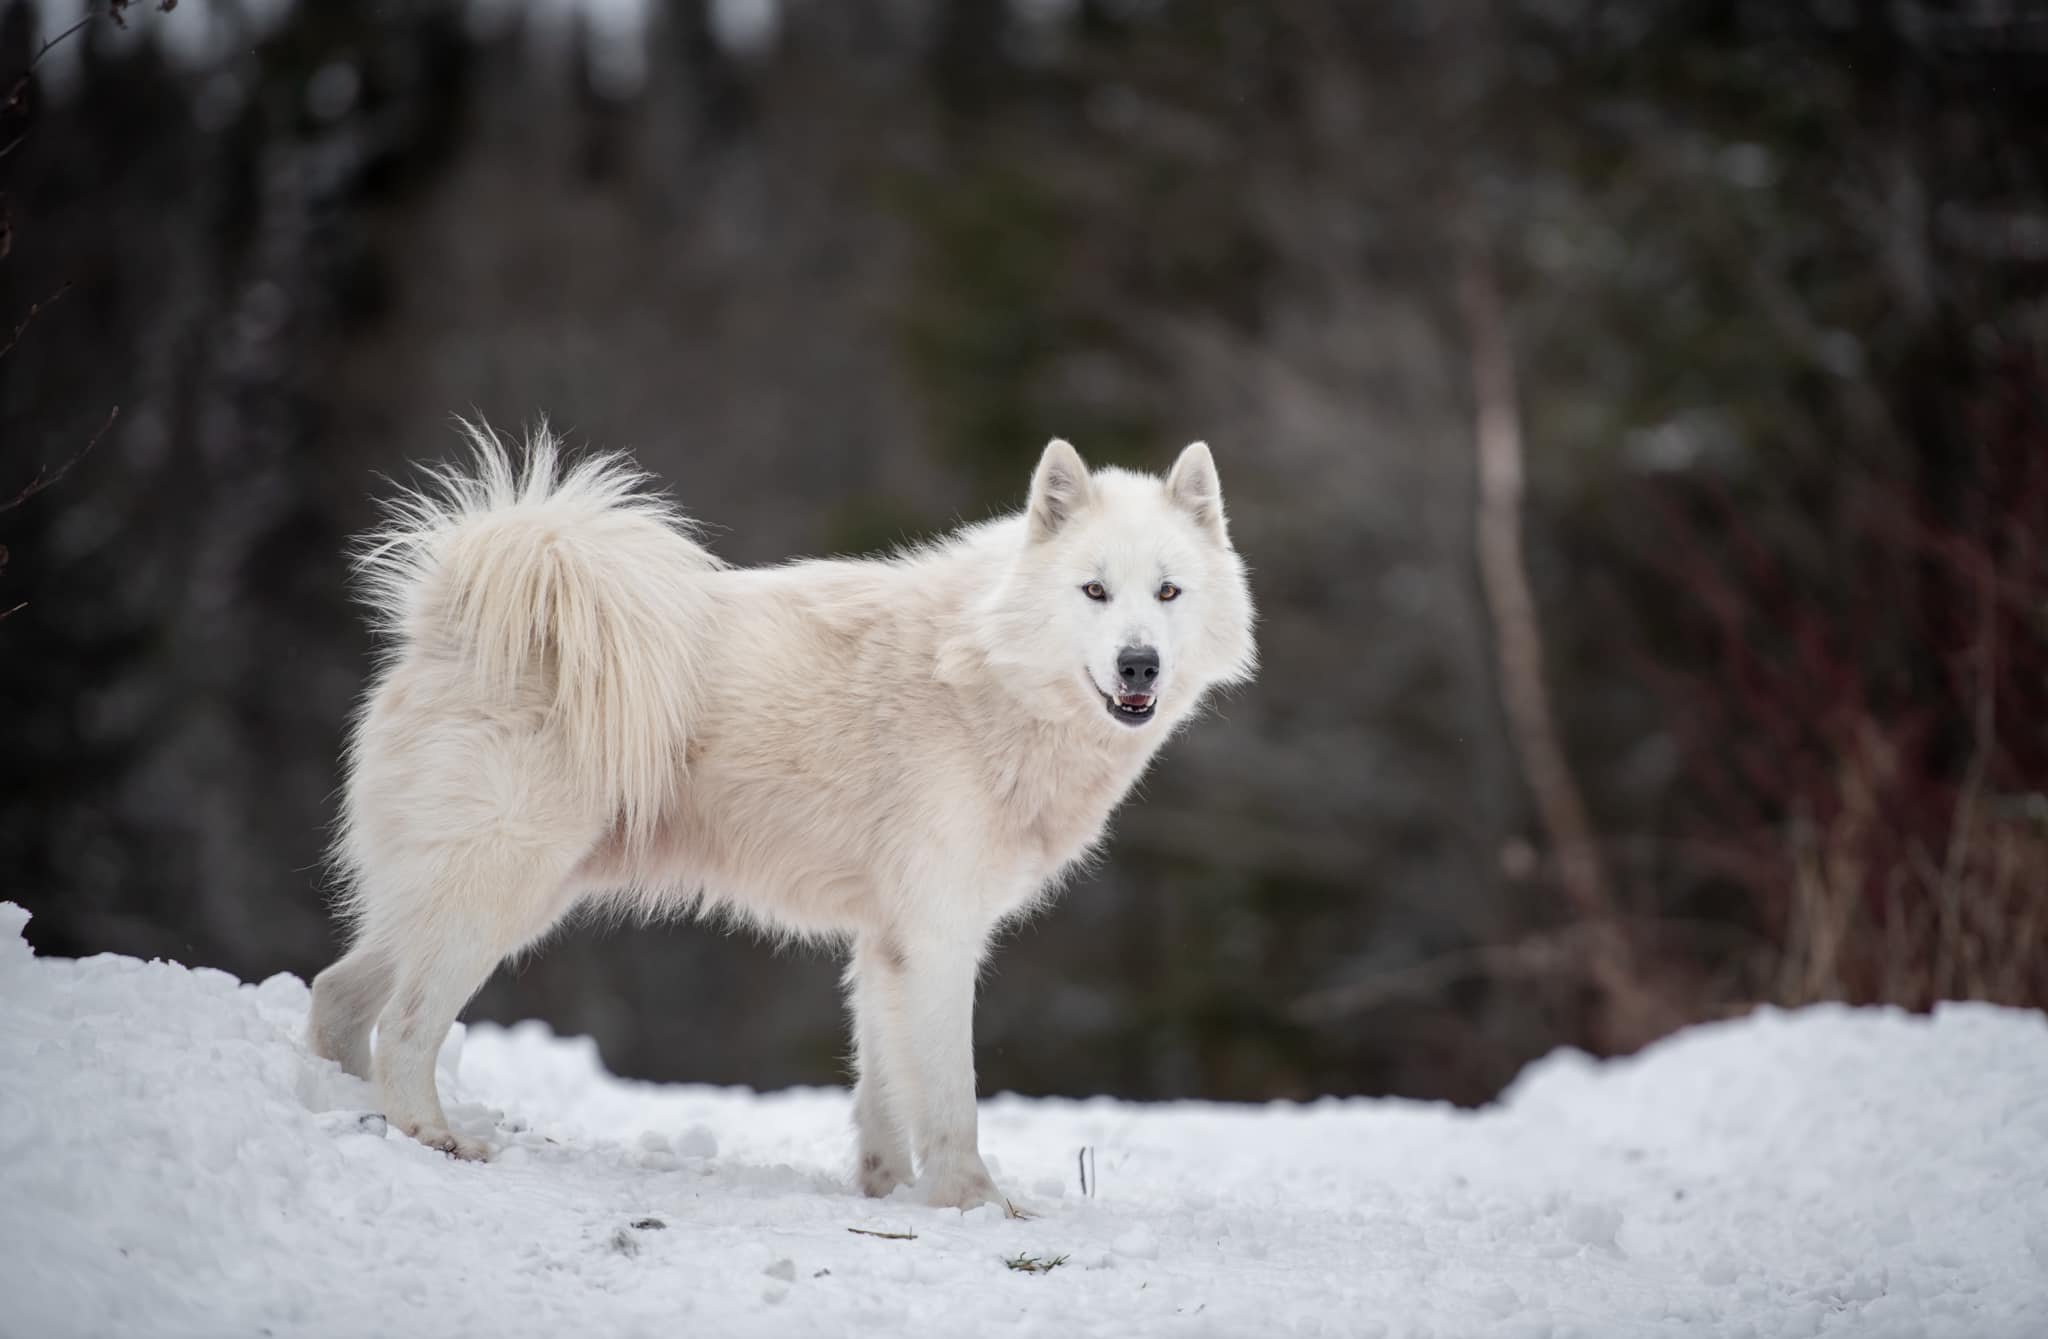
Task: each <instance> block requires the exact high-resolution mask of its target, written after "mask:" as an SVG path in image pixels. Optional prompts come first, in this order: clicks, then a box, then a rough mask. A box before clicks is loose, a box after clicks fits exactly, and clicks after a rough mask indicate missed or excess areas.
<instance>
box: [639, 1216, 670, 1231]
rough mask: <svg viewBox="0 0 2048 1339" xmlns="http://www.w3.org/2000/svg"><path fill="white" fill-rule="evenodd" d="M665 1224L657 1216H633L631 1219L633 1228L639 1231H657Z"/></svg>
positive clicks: (665, 1224)
mask: <svg viewBox="0 0 2048 1339" xmlns="http://www.w3.org/2000/svg"><path fill="white" fill-rule="evenodd" d="M667 1226H668V1224H667V1223H664V1222H662V1221H661V1220H660V1219H659V1218H635V1219H634V1220H633V1227H634V1229H635V1230H637V1231H640V1232H659V1231H661V1230H662V1229H663V1228H665V1227H667Z"/></svg>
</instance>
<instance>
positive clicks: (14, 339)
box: [0, 279, 71, 358]
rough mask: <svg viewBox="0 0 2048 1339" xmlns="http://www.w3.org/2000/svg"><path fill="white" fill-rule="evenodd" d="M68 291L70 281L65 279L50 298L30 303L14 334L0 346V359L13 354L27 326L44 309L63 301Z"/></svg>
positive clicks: (69, 289)
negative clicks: (26, 313)
mask: <svg viewBox="0 0 2048 1339" xmlns="http://www.w3.org/2000/svg"><path fill="white" fill-rule="evenodd" d="M70 291H71V281H70V280H69V279H67V280H65V281H64V282H63V283H62V284H61V285H59V286H58V289H57V291H56V292H54V293H52V294H50V296H48V297H46V298H44V299H43V300H42V301H41V302H31V303H30V304H29V305H28V315H26V316H24V317H22V318H21V320H20V322H19V323H18V324H16V326H15V327H14V333H13V334H11V335H9V336H8V337H7V342H6V343H5V344H0V358H5V357H6V356H7V355H8V354H10V353H13V352H14V346H15V345H17V344H19V343H21V336H22V332H23V331H25V330H27V329H28V328H29V326H30V325H31V324H33V323H34V321H35V319H36V317H38V316H41V315H42V314H43V312H44V310H45V309H47V308H50V307H54V306H55V305H57V303H59V302H61V301H62V300H63V298H64V295H65V294H66V293H69V292H70Z"/></svg>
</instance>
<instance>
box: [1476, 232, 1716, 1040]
mask: <svg viewBox="0 0 2048 1339" xmlns="http://www.w3.org/2000/svg"><path fill="white" fill-rule="evenodd" d="M1460 290H1461V291H1460V297H1461V299H1462V302H1463V306H1464V310H1465V320H1466V323H1467V325H1468V326H1469V327H1470V331H1469V333H1470V339H1471V361H1472V391H1473V400H1474V403H1475V407H1476V419H1477V422H1476V433H1475V441H1476V447H1477V451H1478V466H1479V469H1478V474H1479V488H1478V517H1477V524H1476V527H1475V530H1476V534H1477V543H1478V549H1479V576H1480V582H1481V584H1482V585H1483V586H1484V588H1485V593H1486V604H1487V610H1488V613H1489V614H1490V615H1491V617H1492V620H1493V632H1494V647H1495V653H1496V656H1497V658H1498V662H1499V663H1498V677H1499V684H1500V695H1501V706H1502V708H1503V709H1504V710H1505V712H1506V714H1507V723H1508V733H1509V736H1510V737H1511V739H1512V740H1513V742H1514V747H1515V752H1516V755H1517V756H1518V757H1519V758H1520V760H1521V764H1522V773H1523V776H1524V778H1525V779H1526V780H1527V782H1528V785H1529V791H1530V794H1531V796H1532V797H1533V798H1534V799H1535V802H1536V811H1537V815H1538V817H1539V818H1540V820H1541V821H1542V824H1543V829H1544V832H1545V834H1546V836H1547V837H1548V838H1549V842H1550V848H1551V853H1552V858H1553V860H1554V861H1555V865H1556V869H1557V879H1558V884H1559V885H1560V887H1561V888H1562V890H1563V892H1564V895H1565V898H1566V900H1567V901H1568V902H1569V903H1570V905H1571V910H1572V913H1573V914H1574V915H1575V916H1577V917H1578V918H1579V919H1580V920H1582V921H1583V922H1585V924H1586V927H1587V948H1586V952H1587V959H1588V961H1587V967H1588V971H1589V974H1590V975H1591V977H1592V981H1593V984H1594V986H1595V988H1596V989H1597V990H1598V991H1599V992H1600V995H1601V1010H1600V1023H1599V1029H1600V1031H1601V1033H1602V1034H1603V1035H1602V1038H1601V1040H1602V1043H1603V1044H1604V1045H1605V1046H1607V1047H1608V1048H1609V1049H1613V1050H1633V1049H1635V1048H1636V1047H1638V1046H1641V1045H1643V1044H1644V1043H1646V1042H1648V1041H1651V1040H1653V1039H1654V1038H1656V1037H1657V1036H1660V1035H1662V1034H1663V1033H1664V1032H1666V1031H1669V1030H1670V1029H1671V1028H1672V1027H1674V1026H1676V1025H1677V1023H1678V1022H1679V1021H1680V1019H1679V1017H1678V1015H1677V1013H1676V1011H1675V1010H1674V1009H1673V1008H1672V1007H1671V1005H1670V1003H1669V1002H1668V1001H1667V1000H1666V999H1665V998H1664V997H1663V996H1662V995H1661V994H1660V993H1658V992H1656V991H1654V990H1652V989H1651V988H1650V987H1648V986H1647V985H1646V983H1645V982H1644V981H1643V979H1642V975H1641V970H1640V964H1639V963H1638V962H1637V959H1636V955H1635V953H1634V951H1633V948H1632V946H1631V945H1630V943H1629V940H1628V937H1627V936H1626V935H1625V934H1624V933H1623V932H1622V929H1621V926H1620V925H1619V923H1618V922H1617V921H1616V919H1615V914H1614V899H1613V896H1612V894H1611V892H1610V891H1609V888H1608V883H1607V874H1606V870H1605V868H1604V867H1603V865H1602V862H1601V858H1600V849H1599V845H1598V843H1597V842H1596V840H1595V838H1594V833H1593V821H1592V818H1591V817H1590V816H1589V815H1588V813H1587V811H1586V802H1585V799H1584V797H1583V796H1582V795H1581V794H1580V792H1579V786H1578V782H1577V780H1576V779H1575V778H1574V777H1573V775H1572V770H1571V764H1570V762H1569V761H1568V760H1567V759H1566V757H1565V752H1564V746H1563V744H1562V742H1561V741H1560V740H1559V737H1558V731H1557V723H1556V720H1555V718H1554V716H1553V714H1552V712H1551V707H1550V695H1549V692H1548V690H1547V689H1546V688H1545V686H1544V680H1543V630H1542V622H1541V619H1540V618H1539V616H1538V614H1537V609H1536V598H1535V595H1534V594H1533V593H1532V592H1531V590H1530V588H1529V575H1528V571H1527V568H1526V567H1525V566H1524V563H1523V559H1522V493H1523V486H1524V477H1525V475H1524V469H1523V450H1522V422H1521V412H1520V410H1519V409H1518V408H1517V406H1516V400H1515V365H1514V354H1513V350H1512V349H1511V347H1510V344H1509V340H1508V334H1507V322H1506V318H1505V317H1504V316H1503V315H1502V312H1501V303H1500V289H1499V285H1498V284H1497V283H1496V282H1495V280H1494V276H1493V268H1492V264H1491V262H1490V261H1489V259H1488V257H1487V255H1486V252H1485V250H1484V248H1483V246H1481V245H1478V244H1474V245H1472V246H1471V247H1470V248H1469V249H1468V250H1467V252H1466V255H1465V258H1464V263H1463V265H1462V273H1461V275H1460Z"/></svg>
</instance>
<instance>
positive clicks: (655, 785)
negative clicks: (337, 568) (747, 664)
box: [356, 422, 720, 837]
mask: <svg viewBox="0 0 2048 1339" xmlns="http://www.w3.org/2000/svg"><path fill="white" fill-rule="evenodd" d="M462 426H463V428H464V430H465V432H466V433H467V435H468V438H469V444H470V447H471V460H470V462H469V465H468V466H467V467H466V468H464V467H444V468H441V469H437V470H430V471H429V473H428V478H427V480H426V481H425V482H424V483H423V484H422V485H421V486H419V487H416V488H412V489H408V490H406V491H404V492H403V493H401V494H400V495H399V496H398V497H396V498H395V499H393V500H392V501H391V503H390V504H389V505H388V508H387V513H386V516H385V519H384V522H383V524H381V525H380V526H378V527H377V528H376V529H375V530H373V531H371V532H370V533H369V534H368V535H366V536H364V538H363V542H362V544H361V546H360V548H359V549H358V551H357V553H356V568H357V571H358V574H359V576H360V578H361V581H362V584H363V588H364V595H365V598H366V600H367V602H368V603H369V604H370V606H371V608H372V609H373V611H374V613H375V617H376V618H377V620H378V622H379V623H380V625H381V626H382V627H383V629H384V631H386V632H387V633H388V634H390V635H391V636H393V637H394V639H395V647H394V651H395V654H396V656H397V658H399V659H401V660H402V659H404V658H406V657H408V656H413V655H425V656H430V657H432V658H434V659H437V660H440V661H442V662H443V663H444V664H446V663H448V662H449V661H450V660H451V659H452V660H453V661H454V662H455V663H456V664H458V665H459V666H460V672H461V673H463V674H464V675H466V676H470V681H471V683H472V684H473V686H474V688H475V690H476V692H477V693H478V694H479V695H480V697H481V698H482V699H483V700H485V701H506V700H511V699H515V698H521V697H530V696H531V695H533V694H535V693H538V695H539V699H540V701H542V702H543V703H545V705H546V709H547V714H548V723H549V726H550V727H551V728H553V729H555V730H557V731H559V736H560V739H561V741H562V744H563V746H564V751H565V756H566V758H567V760H568V762H569V765H570V766H572V767H573V768H575V769H576V771H577V773H578V780H579V782H580V783H581V784H583V785H585V786H588V787H591V788H593V790H592V791H591V792H590V793H595V794H602V795H606V796H608V797H610V798H611V801H612V802H613V803H615V804H616V805H617V806H618V813H619V816H620V819H621V820H622V822H623V824H624V826H625V829H626V834H627V835H628V836H629V837H635V836H639V835H641V834H643V833H644V832H645V830H646V829H647V827H648V826H649V825H651V824H652V823H653V822H654V821H655V820H656V818H657V817H658V815H659V813H660V811H661V809H662V808H663V806H664V804H665V803H666V801H667V799H668V797H669V796H670V794H671V793H672V792H673V789H674V786H675V784H676V782H677V781H678V779H679V778H680V773H681V769H682V766H683V758H684V745H685V743H686V741H687V737H688V731H689V726H690V716H691V706H692V703H693V702H694V701H695V700H696V698H697V691H696V689H697V664H698V658H699V652H698V647H699V646H700V645H701V643H702V637H701V633H700V629H701V628H702V626H703V621H704V609H705V599H704V595H703V592H702V589H701V583H700V582H698V581H697V580H696V578H697V577H699V576H700V575H701V574H703V573H705V572H707V571H711V570H714V569H716V568H717V567H718V566H719V565H720V564H719V563H718V560H717V559H715V558H713V557H712V556H711V555H710V554H709V553H707V552H706V551H705V550H704V549H703V548H702V547H701V546H700V545H698V544H697V543H696V541H695V540H694V539H693V538H692V537H691V526H690V523H689V521H688V520H687V519H686V518H684V516H683V515H682V514H681V513H680V512H679V511H678V510H677V509H676V508H675V506H674V505H673V504H671V503H670V502H669V501H668V500H667V499H665V498H662V497H659V496H657V495H655V494H653V493H651V492H649V491H648V489H647V486H646V485H647V476H646V475H644V474H643V473H641V472H640V470H638V469H637V468H636V467H635V466H634V465H633V464H632V463H631V462H630V461H629V460H627V459H626V458H625V457H623V456H618V455H593V456H590V457H586V458H584V459H581V460H578V461H575V462H573V463H571V462H566V461H564V460H563V458H562V453H561V449H560V444H559V442H558V441H557V439H556V438H555V437H554V436H553V435H552V434H550V433H549V431H548V430H547V428H546V426H545V425H543V426H541V427H540V428H538V429H537V430H535V431H534V432H533V433H532V434H531V435H530V437H529V438H528V441H527V444H526V449H525V452H524V456H523V460H518V461H515V460H514V459H513V458H512V457H511V455H509V454H508V452H507V450H506V448H505V446H504V444H503V443H502V442H501V441H500V440H499V439H498V437H497V435H496V433H494V432H493V431H492V430H491V429H490V428H489V427H488V426H484V425H481V424H471V423H468V422H464V423H463V424H462Z"/></svg>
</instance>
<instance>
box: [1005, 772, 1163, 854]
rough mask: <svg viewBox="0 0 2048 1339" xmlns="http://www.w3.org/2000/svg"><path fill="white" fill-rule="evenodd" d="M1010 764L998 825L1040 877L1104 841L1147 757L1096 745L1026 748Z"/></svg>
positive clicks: (1006, 774) (1006, 775)
mask: <svg viewBox="0 0 2048 1339" xmlns="http://www.w3.org/2000/svg"><path fill="white" fill-rule="evenodd" d="M1004 761H1005V762H1006V764H1007V766H1006V767H1005V769H1004V775H1003V776H1002V784H1001V785H999V786H998V787H997V789H996V793H997V794H998V795H999V796H1001V797H1002V798H1001V800H1000V802H999V805H998V811H997V814H996V823H997V826H998V827H999V828H1001V829H1003V830H1004V832H1005V834H1006V835H1007V836H1009V837H1010V838H1011V840H1012V841H1014V842H1015V843H1016V845H1017V846H1018V847H1019V848H1020V849H1021V850H1022V852H1023V853H1024V854H1025V856H1026V859H1027V862H1029V863H1030V864H1031V865H1032V866H1033V876H1034V877H1035V878H1036V879H1039V880H1043V879H1049V878H1051V877H1052V876H1053V875H1055V874H1056V873H1058V872H1059V870H1060V869H1061V868H1063V867H1064V866H1066V865H1068V864H1070V863H1071V862H1073V861H1074V860H1076V859H1078V858H1080V857H1081V856H1083V855H1085V854H1087V852H1088V851H1089V849H1090V848H1092V847H1093V846H1094V845H1095V844H1096V843H1097V842H1098V841H1100V840H1101V838H1102V834H1103V831H1104V829H1105V828H1106V827H1107V826H1108V823H1109V816H1110V814H1111V813H1113V812H1115V810H1116V806H1117V805H1118V804H1119V803H1120V802H1121V801H1122V800H1123V798H1124V795H1125V793H1126V792H1128V791H1129V790H1130V788H1131V784H1132V782H1134V781H1135V780H1136V779H1137V777H1138V773H1139V772H1140V771H1142V770H1143V768H1144V765H1145V759H1144V757H1143V756H1142V755H1141V756H1137V757H1125V756H1118V755H1116V754H1105V753H1101V752H1098V751H1095V750H1092V749H1075V748H1071V747H1068V748H1059V747H1051V748H1044V749H1039V750H1020V751H1019V752H1018V753H1017V754H1015V755H1013V756H1012V757H1010V758H1008V759H1006V760H1004Z"/></svg>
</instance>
